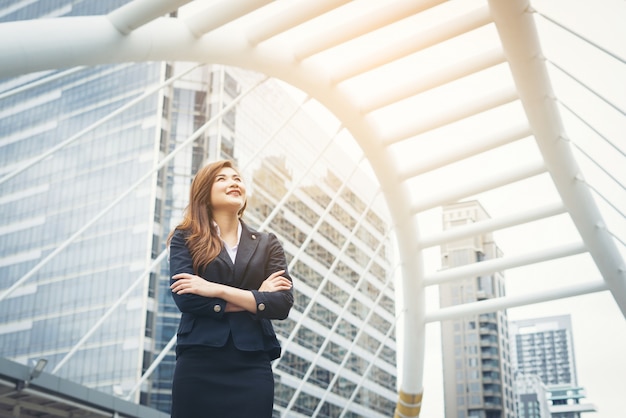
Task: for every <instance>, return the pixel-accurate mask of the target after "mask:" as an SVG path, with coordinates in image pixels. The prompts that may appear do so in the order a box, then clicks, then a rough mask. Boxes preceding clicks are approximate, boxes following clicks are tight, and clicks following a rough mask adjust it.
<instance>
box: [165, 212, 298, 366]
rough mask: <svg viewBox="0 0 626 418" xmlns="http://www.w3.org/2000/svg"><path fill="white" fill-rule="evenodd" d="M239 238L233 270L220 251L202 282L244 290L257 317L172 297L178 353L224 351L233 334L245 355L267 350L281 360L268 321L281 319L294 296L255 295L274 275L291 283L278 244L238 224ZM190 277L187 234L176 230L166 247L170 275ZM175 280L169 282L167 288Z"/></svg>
mask: <svg viewBox="0 0 626 418" xmlns="http://www.w3.org/2000/svg"><path fill="white" fill-rule="evenodd" d="M241 227H242V230H241V238H240V240H239V247H238V249H237V257H236V258H235V264H234V265H233V263H232V261H231V259H230V257H229V255H228V253H227V251H226V249H225V248H222V252H221V253H220V254H219V255H218V256H217V257H216V258H215V259H214V260H213V261H211V262H210V263H209V265H207V266H206V268H204V270H203V271H201V272H200V274H199V276H201V277H202V278H204V279H205V280H209V281H212V282H216V283H222V284H226V285H229V286H234V287H239V288H241V289H248V290H250V291H251V292H252V294H253V295H254V298H255V300H256V303H257V313H256V314H253V313H251V312H229V313H226V312H225V308H226V301H225V300H224V299H220V298H207V297H203V296H198V295H192V294H186V295H178V294H176V293H172V295H173V298H174V302H175V303H176V305H177V306H178V309H180V311H181V312H182V316H181V319H180V325H179V327H178V333H177V337H178V341H177V346H178V348H179V349H180V348H184V347H186V346H192V345H202V346H209V347H223V346H224V345H225V344H226V342H227V341H228V336H229V335H232V339H233V343H234V345H235V347H237V348H238V349H239V350H243V351H267V352H268V353H269V354H270V358H271V360H274V359H276V358H278V357H280V344H279V342H278V339H277V338H276V334H275V332H274V328H273V326H272V323H271V322H270V320H271V319H285V318H287V315H288V314H289V310H290V309H291V307H292V306H293V292H292V291H291V290H286V291H280V292H259V291H258V289H259V287H260V286H261V283H263V281H264V280H265V279H267V278H268V276H269V275H270V274H272V273H275V272H276V271H279V270H285V273H283V276H284V277H286V278H288V279H289V280H291V277H290V276H289V272H288V271H287V261H286V259H285V253H284V251H283V248H282V246H281V244H280V243H279V242H278V239H277V238H276V236H275V235H274V234H272V233H263V232H257V231H254V230H252V229H251V228H249V227H248V226H247V225H246V224H244V223H243V222H241ZM178 273H191V274H196V273H194V271H193V265H192V260H191V255H190V253H189V250H188V248H187V245H186V240H185V232H184V231H181V230H176V231H175V232H174V235H173V236H172V239H171V242H170V274H171V276H174V275H175V274H178ZM171 283H173V280H172V279H170V284H171Z"/></svg>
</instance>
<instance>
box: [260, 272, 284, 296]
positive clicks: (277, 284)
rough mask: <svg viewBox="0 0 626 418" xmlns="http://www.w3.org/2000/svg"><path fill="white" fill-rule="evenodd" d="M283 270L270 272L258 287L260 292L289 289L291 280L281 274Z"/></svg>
mask: <svg viewBox="0 0 626 418" xmlns="http://www.w3.org/2000/svg"><path fill="white" fill-rule="evenodd" d="M284 272H285V270H279V271H277V272H276V273H272V274H271V275H270V276H269V277H268V278H267V279H265V281H263V283H261V287H259V291H260V292H279V291H281V290H289V289H291V286H292V284H291V281H290V280H289V279H287V278H286V277H283V276H281V274H283V273H284Z"/></svg>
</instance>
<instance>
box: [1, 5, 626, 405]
mask: <svg viewBox="0 0 626 418" xmlns="http://www.w3.org/2000/svg"><path fill="white" fill-rule="evenodd" d="M187 3H191V4H189V5H187ZM460 3H461V2H458V1H451V2H447V1H443V0H424V1H402V0H394V1H392V2H379V1H375V0H372V1H368V0H363V1H354V2H349V1H345V0H302V1H274V2H272V1H267V0H256V1H255V0H245V1H238V2H233V1H230V0H217V1H196V2H190V1H188V0H161V1H156V0H135V1H133V2H131V3H129V4H127V5H126V6H124V7H121V8H119V9H117V10H115V11H113V12H111V13H110V14H108V15H106V16H85V17H72V18H56V19H45V20H36V21H20V22H8V23H2V24H0V56H1V57H2V65H1V66H0V77H10V76H16V75H20V74H25V73H29V72H35V71H44V70H51V69H61V68H70V67H75V66H89V65H97V64H106V63H118V62H139V61H192V62H211V63H220V64H225V65H231V66H239V67H243V68H247V69H251V70H255V71H258V72H262V73H264V74H266V75H268V76H271V77H276V78H279V79H282V80H284V81H286V82H288V83H289V84H291V85H293V86H295V87H297V88H299V89H301V90H302V91H304V92H306V93H307V94H308V95H309V96H310V97H312V98H314V99H316V100H317V101H319V102H320V103H322V104H323V105H324V106H326V107H327V108H328V109H329V110H330V111H331V112H332V113H333V114H334V115H335V116H336V117H337V119H338V120H339V121H340V123H341V124H342V125H343V126H344V127H345V128H346V129H348V130H349V131H350V133H351V134H352V135H353V137H354V138H355V139H356V141H357V142H358V144H359V145H360V147H361V148H362V150H363V152H364V154H365V156H366V158H367V159H368V161H369V163H370V165H371V167H372V169H373V171H374V173H375V174H376V176H377V179H378V181H379V183H380V185H381V190H382V192H383V193H384V195H385V198H386V201H387V203H388V206H389V208H390V212H391V216H392V222H393V228H394V234H395V236H396V238H397V242H398V248H399V256H400V259H401V275H402V295H403V300H400V301H397V303H398V311H399V313H400V318H399V323H398V326H397V333H398V342H399V355H398V358H399V368H398V370H399V379H398V384H399V388H398V389H399V400H398V405H397V409H396V416H398V417H416V416H418V415H419V412H420V405H421V398H422V393H423V384H424V382H423V381H424V376H423V370H424V364H423V361H424V342H425V331H424V330H425V324H426V323H427V322H432V321H440V320H443V319H449V318H454V317H459V316H463V315H466V314H470V313H477V312H486V311H489V310H497V309H505V308H507V307H513V306H520V305H524V304H532V303H537V302H540V301H546V300H554V299H559V298H564V297H570V296H573V295H581V294H586V293H592V292H598V291H604V290H608V291H610V292H611V294H612V296H613V297H614V299H615V301H616V302H617V305H618V306H619V308H620V309H621V312H622V314H624V315H625V316H626V277H625V272H626V265H625V263H624V258H623V255H622V253H621V252H620V248H619V247H618V246H617V244H616V241H615V236H616V235H617V234H616V232H615V231H613V230H612V229H611V228H610V226H609V225H608V224H607V221H606V219H605V217H604V215H603V213H602V212H601V211H600V210H599V208H598V205H597V204H596V202H595V200H594V196H593V194H592V192H591V190H590V188H589V185H588V184H587V183H586V182H585V181H584V176H583V174H582V172H581V170H580V167H579V164H578V162H577V160H576V158H575V156H574V154H573V153H572V150H571V147H570V144H569V142H568V139H567V133H566V132H565V128H564V126H563V123H562V120H561V116H560V115H559V108H558V105H557V102H556V101H555V100H554V97H553V89H552V87H551V83H550V80H549V77H548V72H547V69H546V63H545V60H544V57H543V55H542V51H541V47H540V43H539V39H538V34H537V28H536V26H535V18H534V16H533V14H532V9H531V7H530V3H529V1H527V0H514V1H512V0H488V1H479V0H476V1H467V2H463V5H462V6H461V5H460ZM185 5H187V6H186V7H183V6H185ZM179 8H180V9H179ZM176 10H178V15H177V17H162V16H164V15H166V14H168V13H171V12H174V11H176ZM487 35H490V37H489V40H487V41H486V42H485V45H486V46H480V45H478V46H476V47H475V48H474V47H472V48H471V51H470V52H471V53H470V54H467V53H465V54H461V53H460V52H458V51H455V53H454V55H459V61H453V62H452V63H450V62H447V65H446V64H444V65H441V66H440V67H439V68H436V70H437V71H429V68H426V67H420V66H419V65H418V64H419V63H422V64H423V63H424V62H425V61H419V59H418V60H414V58H415V56H420V54H426V55H427V54H428V53H429V52H430V51H431V50H436V49H437V48H438V47H440V46H441V45H447V44H449V43H454V42H460V45H469V44H472V45H473V39H475V38H474V37H479V38H481V39H482V37H487ZM464 39H469V40H468V41H467V43H463V42H464ZM443 61H445V60H443ZM509 70H510V77H511V78H510V80H509V81H511V82H510V83H509V84H504V85H502V86H500V85H498V86H497V88H492V89H484V90H480V91H478V92H477V91H476V90H474V91H472V92H471V93H469V94H468V95H464V96H463V97H458V96H452V97H453V98H454V100H452V101H448V102H444V103H439V102H438V103H437V104H438V105H439V110H440V111H439V112H438V113H434V114H428V112H426V113H424V114H422V113H419V112H421V111H422V110H428V109H423V108H421V107H420V103H421V102H422V101H426V102H428V101H429V100H431V98H432V96H431V94H432V92H433V91H434V90H437V89H443V90H445V89H446V88H447V87H448V86H453V85H457V84H459V83H462V82H464V80H466V79H472V78H473V77H481V76H483V75H484V74H485V73H489V74H491V73H492V72H493V73H494V74H500V73H501V72H506V73H509ZM381 80H383V81H384V82H381ZM447 97H448V98H449V97H450V96H447ZM457 99H458V100H457ZM515 103H517V104H518V105H521V107H522V108H523V114H524V115H525V119H524V120H523V121H522V123H521V124H519V125H515V126H509V127H507V128H503V129H500V130H498V131H495V132H487V133H483V132H479V133H477V135H470V136H471V138H472V140H471V141H468V142H467V143H465V144H463V146H461V147H457V148H450V149H448V150H446V151H445V152H443V153H442V154H441V155H440V156H439V158H438V157H437V156H432V158H428V159H425V158H422V159H421V161H420V159H419V158H416V159H414V158H412V156H411V155H410V153H407V152H406V150H408V149H414V150H421V151H423V150H424V147H420V145H419V142H420V139H421V138H422V137H424V136H426V137H427V136H428V135H429V134H430V133H432V132H433V131H437V130H439V129H446V128H448V127H450V126H454V125H456V124H459V123H461V122H462V121H465V120H467V119H471V118H482V117H485V118H487V116H485V115H489V114H490V112H491V113H493V112H497V111H499V109H503V108H507V107H508V106H511V105H512V104H515ZM397 115H401V116H397ZM424 115H426V116H424ZM492 117H493V116H492ZM416 138H417V140H416ZM528 138H530V139H531V140H532V142H533V144H536V146H537V147H538V150H539V152H538V153H537V154H536V155H535V158H534V159H533V158H526V159H523V160H521V161H519V165H518V166H516V167H510V168H509V169H507V170H506V171H505V172H504V173H501V175H500V176H489V178H480V177H479V176H476V177H478V178H476V179H473V180H472V181H471V182H470V183H469V184H467V185H465V186H462V185H460V184H457V183H456V182H450V183H449V184H447V185H446V186H445V187H443V188H442V190H441V191H440V193H439V194H438V195H428V196H425V195H424V194H421V191H423V190H425V189H423V188H422V189H420V187H415V184H416V183H415V182H416V181H417V182H419V180H420V179H421V177H423V176H424V175H429V174H430V173H431V172H433V171H436V170H439V169H442V168H445V167H448V166H451V165H454V164H457V163H460V162H463V161H465V160H466V159H469V158H472V157H475V156H479V155H482V154H484V153H486V152H488V151H491V150H498V149H500V148H502V147H504V146H506V145H508V144H512V143H517V142H520V141H522V140H525V139H528ZM413 147H415V148H413ZM415 152H416V153H417V152H419V151H415ZM472 174H473V173H472ZM461 175H462V176H464V175H467V178H470V179H471V178H473V177H472V176H471V175H469V174H461ZM541 176H543V177H545V178H548V179H549V181H551V182H552V184H553V186H554V187H555V189H556V190H557V192H558V193H557V196H558V199H557V201H556V202H546V203H545V205H544V206H542V207H541V208H538V209H534V210H528V209H521V210H520V211H519V212H518V213H514V214H511V215H508V216H505V217H499V218H494V219H492V220H489V221H484V222H481V223H477V224H475V225H472V226H468V227H466V228H459V229H456V230H454V231H447V232H445V233H441V234H437V235H434V236H423V234H422V233H421V230H420V228H419V222H418V216H419V215H420V214H422V213H424V212H427V211H429V210H431V209H433V208H436V207H438V206H441V205H442V204H445V203H448V202H452V201H455V200H458V199H463V198H469V197H472V196H475V195H477V194H479V193H483V192H488V191H491V190H494V189H497V188H501V187H505V186H508V185H511V184H513V183H516V182H519V181H524V180H527V179H533V178H536V177H541ZM418 184H419V183H418ZM622 188H623V185H622ZM562 214H566V215H569V217H570V218H571V220H572V222H573V224H574V226H575V229H576V230H577V231H578V234H579V242H576V243H571V244H563V245H559V246H557V247H555V248H553V249H551V250H549V251H543V252H541V253H532V252H529V253H527V254H522V255H517V256H512V257H510V258H503V259H501V260H498V261H494V262H493V263H491V264H490V263H487V262H485V263H481V264H482V265H481V266H480V267H479V266H470V267H467V268H465V269H462V268H457V269H453V270H450V271H446V272H440V273H435V274H430V275H429V274H426V273H425V268H424V251H425V250H426V249H428V248H430V247H432V246H435V245H439V244H442V243H446V242H451V241H453V240H454V239H458V237H459V236H472V235H476V234H478V233H481V232H485V231H495V230H498V229H502V228H505V227H508V226H519V225H524V224H526V223H528V222H532V221H535V220H539V219H547V218H550V217H553V216H559V215H562ZM617 239H618V241H619V242H621V244H622V246H623V240H622V239H621V238H620V237H617ZM621 250H623V248H621ZM579 253H588V254H589V255H590V256H591V258H592V259H593V262H594V263H595V265H596V266H597V269H598V271H599V275H600V276H601V279H598V280H597V281H595V282H591V283H589V284H584V285H572V286H568V287H566V288H562V289H556V290H554V291H553V292H551V293H544V294H537V295H522V296H519V295H517V296H511V297H506V298H501V299H500V300H493V301H490V303H486V302H481V303H480V305H479V304H468V305H463V306H459V307H454V308H448V309H441V310H438V311H435V312H429V313H427V312H426V310H425V299H424V298H425V289H426V287H427V286H431V285H436V284H438V283H440V282H442V281H446V280H454V279H455V278H457V277H462V276H463V275H467V274H476V271H479V270H480V271H488V270H489V269H492V271H499V270H503V269H506V268H513V267H516V266H520V265H528V264H534V263H538V262H541V261H544V260H552V259H555V258H560V257H567V256H572V255H574V254H579ZM472 269H474V270H472ZM481 269H482V270H481ZM494 269H495V270H494Z"/></svg>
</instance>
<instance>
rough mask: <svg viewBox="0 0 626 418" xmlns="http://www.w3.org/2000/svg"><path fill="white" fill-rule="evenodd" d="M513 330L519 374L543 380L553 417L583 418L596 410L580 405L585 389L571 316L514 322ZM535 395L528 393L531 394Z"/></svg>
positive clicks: (514, 358)
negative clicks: (577, 365) (581, 381)
mask: <svg viewBox="0 0 626 418" xmlns="http://www.w3.org/2000/svg"><path fill="white" fill-rule="evenodd" d="M510 329H511V340H512V347H513V349H512V357H513V361H514V365H515V372H516V375H517V374H519V375H522V376H536V377H537V378H539V379H540V380H541V382H542V383H543V385H545V388H546V390H547V392H548V401H549V410H550V414H551V416H552V417H553V418H580V414H581V413H583V412H594V411H595V410H596V409H595V406H593V405H591V404H583V403H581V402H580V401H581V399H583V398H585V390H584V388H582V387H580V386H578V377H577V374H576V359H575V355H574V341H573V333H572V321H571V317H570V316H569V315H559V316H550V317H543V318H533V319H524V320H518V321H512V322H511V327H510ZM532 392H533V391H532V390H527V394H532ZM521 395H522V394H520V396H521ZM520 403H521V404H523V402H522V401H521V402H520Z"/></svg>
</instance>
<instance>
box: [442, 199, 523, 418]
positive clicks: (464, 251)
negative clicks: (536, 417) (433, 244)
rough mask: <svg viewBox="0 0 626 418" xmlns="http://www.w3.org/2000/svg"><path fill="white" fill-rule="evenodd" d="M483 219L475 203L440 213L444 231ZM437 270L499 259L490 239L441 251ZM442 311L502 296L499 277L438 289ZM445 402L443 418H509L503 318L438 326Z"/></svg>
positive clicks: (469, 279)
mask: <svg viewBox="0 0 626 418" xmlns="http://www.w3.org/2000/svg"><path fill="white" fill-rule="evenodd" d="M486 218H488V215H487V213H486V212H485V210H484V209H483V208H482V206H481V205H480V204H479V203H478V202H476V201H470V202H461V203H456V204H451V205H448V206H445V207H444V208H443V225H444V229H450V228H454V227H455V226H460V225H465V224H469V223H473V222H477V221H479V220H483V219H486ZM441 253H442V267H443V268H448V267H454V266H461V265H465V264H470V263H474V262H477V261H482V260H487V259H493V258H497V257H500V256H501V253H500V250H499V249H498V247H497V245H496V243H495V242H494V241H493V238H492V236H491V234H485V235H481V236H476V237H473V238H467V239H464V240H460V241H457V242H454V243H453V244H447V245H445V246H442V248H441ZM439 293H440V304H441V306H442V307H446V306H453V305H460V304H464V303H472V302H478V301H481V300H487V299H490V298H493V297H499V296H503V295H504V294H505V286H504V278H503V275H502V274H501V273H493V274H490V275H488V276H479V277H467V278H464V279H462V280H459V281H455V282H454V283H450V284H443V285H440V287H439ZM441 335H442V338H441V344H442V358H443V372H444V400H445V411H446V417H448V418H470V417H477V418H513V417H515V416H516V415H515V414H516V412H515V397H514V389H513V379H512V370H511V363H510V355H509V337H508V324H507V314H506V312H505V311H498V312H491V313H485V314H480V315H474V316H467V317H464V318H460V319H456V320H450V321H444V322H442V324H441Z"/></svg>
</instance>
